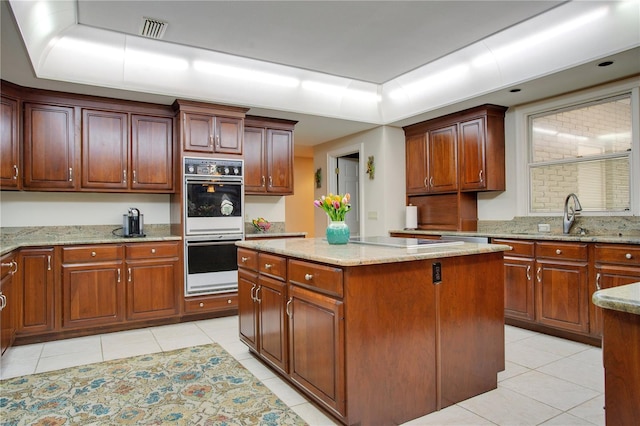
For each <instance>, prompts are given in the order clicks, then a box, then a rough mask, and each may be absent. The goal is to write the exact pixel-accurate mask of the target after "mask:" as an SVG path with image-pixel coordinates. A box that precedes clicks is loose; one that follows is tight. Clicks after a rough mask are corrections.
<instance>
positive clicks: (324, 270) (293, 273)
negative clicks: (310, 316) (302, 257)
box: [289, 260, 344, 297]
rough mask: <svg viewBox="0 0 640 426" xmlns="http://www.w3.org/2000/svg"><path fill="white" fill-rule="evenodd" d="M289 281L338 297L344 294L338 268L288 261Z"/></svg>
mask: <svg viewBox="0 0 640 426" xmlns="http://www.w3.org/2000/svg"><path fill="white" fill-rule="evenodd" d="M289 281H290V282H291V283H294V284H297V285H300V286H303V287H308V288H311V289H314V290H320V291H322V292H323V293H327V294H331V295H334V296H338V297H342V296H343V294H344V287H343V284H342V269H340V268H332V267H330V266H323V265H316V264H315V263H309V262H301V261H299V260H289Z"/></svg>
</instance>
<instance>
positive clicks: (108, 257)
mask: <svg viewBox="0 0 640 426" xmlns="http://www.w3.org/2000/svg"><path fill="white" fill-rule="evenodd" d="M122 258H123V247H122V246H121V245H115V244H98V245H94V246H77V247H63V248H62V263H78V262H105V261H112V260H121V259H122Z"/></svg>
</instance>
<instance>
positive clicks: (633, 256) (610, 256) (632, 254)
mask: <svg viewBox="0 0 640 426" xmlns="http://www.w3.org/2000/svg"><path fill="white" fill-rule="evenodd" d="M595 261H596V262H597V263H619V264H621V265H633V266H640V246H632V245H617V244H596V245H595Z"/></svg>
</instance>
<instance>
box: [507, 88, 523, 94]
mask: <svg viewBox="0 0 640 426" xmlns="http://www.w3.org/2000/svg"><path fill="white" fill-rule="evenodd" d="M521 90H522V89H511V90H509V91H510V92H511V93H518V92H519V91H521Z"/></svg>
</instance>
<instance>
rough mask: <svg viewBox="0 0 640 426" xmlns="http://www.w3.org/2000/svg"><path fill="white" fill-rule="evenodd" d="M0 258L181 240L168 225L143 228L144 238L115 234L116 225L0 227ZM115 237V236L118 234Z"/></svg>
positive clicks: (120, 228)
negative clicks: (29, 250)
mask: <svg viewBox="0 0 640 426" xmlns="http://www.w3.org/2000/svg"><path fill="white" fill-rule="evenodd" d="M0 232H1V233H2V238H1V240H0V255H4V254H6V253H9V252H11V251H13V250H15V249H17V248H20V247H29V246H31V247H33V246H52V245H72V244H104V243H143V242H150V241H176V240H177V241H180V240H182V237H180V236H178V235H172V234H171V230H170V226H169V225H145V227H144V233H145V234H146V236H145V237H139V238H125V237H123V236H121V235H122V234H119V233H121V232H122V227H119V226H118V225H96V226H90V225H87V226H28V227H15V228H0ZM118 234H119V235H118Z"/></svg>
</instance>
